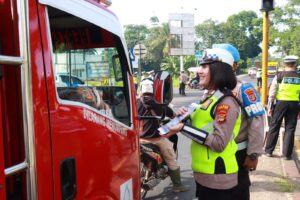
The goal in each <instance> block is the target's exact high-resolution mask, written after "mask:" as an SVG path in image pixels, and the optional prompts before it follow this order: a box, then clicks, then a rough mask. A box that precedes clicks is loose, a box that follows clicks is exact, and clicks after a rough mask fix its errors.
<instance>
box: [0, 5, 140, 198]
mask: <svg viewBox="0 0 300 200" xmlns="http://www.w3.org/2000/svg"><path fill="white" fill-rule="evenodd" d="M107 2H110V1H107ZM0 23H1V28H0V113H1V114H0V199H1V200H2V199H14V200H21V199H22V200H23V199H27V200H35V199H40V200H47V199H51V200H53V199H63V200H64V199H68V200H69V199H79V200H82V199H89V200H91V199H92V200H101V199H121V200H123V199H124V200H125V199H126V200H132V199H139V198H140V180H139V172H140V171H139V166H140V164H139V162H140V158H139V156H140V155H139V141H138V131H137V130H139V127H138V120H137V112H136V106H135V105H136V101H135V98H136V96H135V93H134V85H133V81H132V74H131V69H130V64H129V59H128V53H127V48H126V45H125V42H124V37H123V33H122V29H121V25H120V24H119V22H118V19H117V17H116V16H115V15H114V14H113V13H112V12H111V11H109V10H108V9H107V8H106V6H103V5H102V3H101V1H100V0H98V1H96V0H0Z"/></svg>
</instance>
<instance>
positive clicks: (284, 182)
mask: <svg viewBox="0 0 300 200" xmlns="http://www.w3.org/2000/svg"><path fill="white" fill-rule="evenodd" d="M275 184H276V185H278V187H279V189H280V191H281V192H288V193H293V192H294V191H295V190H299V189H300V188H299V187H298V186H296V185H295V184H293V183H292V182H290V181H289V180H288V179H287V178H282V179H280V180H278V181H275Z"/></svg>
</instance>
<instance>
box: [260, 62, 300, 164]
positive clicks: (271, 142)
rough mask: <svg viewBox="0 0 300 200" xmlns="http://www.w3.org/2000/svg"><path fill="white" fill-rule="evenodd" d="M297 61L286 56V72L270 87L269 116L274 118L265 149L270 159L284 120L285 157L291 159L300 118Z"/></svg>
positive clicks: (279, 74) (299, 88) (299, 80)
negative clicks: (299, 118)
mask: <svg viewBox="0 0 300 200" xmlns="http://www.w3.org/2000/svg"><path fill="white" fill-rule="evenodd" d="M297 60H298V57H297V56H286V57H285V58H284V60H283V61H284V71H282V72H278V73H277V76H275V77H274V79H273V81H272V84H271V87H270V91H269V102H268V115H269V116H271V117H272V118H271V122H270V127H269V133H268V135H267V142H266V147H265V152H266V155H267V156H269V157H271V156H272V153H273V151H274V149H275V146H276V143H277V140H278V135H279V130H280V125H281V123H282V120H283V118H284V120H285V133H284V134H285V136H284V141H283V156H284V158H285V159H286V160H290V159H291V155H292V152H293V147H294V137H295V129H296V126H297V116H298V117H299V96H300V94H299V92H300V74H299V73H297V71H296V66H297V65H296V62H297Z"/></svg>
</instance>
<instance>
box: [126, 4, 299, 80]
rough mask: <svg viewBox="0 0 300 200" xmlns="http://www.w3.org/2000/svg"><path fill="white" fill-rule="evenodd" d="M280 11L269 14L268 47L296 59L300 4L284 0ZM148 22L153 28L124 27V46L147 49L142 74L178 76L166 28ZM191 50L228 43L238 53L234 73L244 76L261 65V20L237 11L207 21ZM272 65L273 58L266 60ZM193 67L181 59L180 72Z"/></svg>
mask: <svg viewBox="0 0 300 200" xmlns="http://www.w3.org/2000/svg"><path fill="white" fill-rule="evenodd" d="M287 2H288V3H287V4H286V5H285V6H283V7H281V8H279V7H276V8H275V10H274V11H272V12H270V24H271V26H270V31H269V36H270V41H269V45H270V46H277V51H278V52H281V53H283V54H284V55H287V54H295V55H298V56H299V55H300V37H299V35H300V26H299V25H300V0H287ZM150 22H152V24H153V25H156V26H154V27H151V28H148V27H147V26H145V25H127V26H125V39H126V42H127V46H128V47H129V48H133V47H134V46H135V45H136V44H137V43H138V42H142V43H144V44H145V46H146V47H147V51H148V53H147V55H146V57H145V59H143V60H142V70H143V71H150V70H160V69H163V70H169V71H171V72H173V73H174V75H178V74H179V70H180V69H179V68H180V61H179V57H176V56H169V55H168V51H169V43H170V37H169V35H170V34H169V33H170V31H169V27H168V24H167V23H164V24H162V25H157V24H158V23H157V22H158V18H157V17H156V16H153V17H151V18H150ZM195 35H196V38H195V39H196V42H195V49H196V51H198V50H203V49H205V48H211V47H212V45H213V44H215V43H231V44H233V45H234V46H236V47H237V48H238V50H239V52H240V56H241V60H240V61H239V63H238V64H239V68H238V73H244V72H246V71H247V68H248V67H249V66H253V65H255V62H256V61H259V62H261V54H260V53H261V48H260V47H259V45H260V43H261V42H262V18H260V17H258V16H257V14H256V13H255V12H253V11H241V12H239V13H237V14H234V15H231V16H230V17H229V18H228V19H227V21H226V22H222V23H219V22H217V21H214V20H212V19H207V20H205V21H204V22H203V23H201V24H198V25H196V26H195ZM270 59H271V60H272V61H274V60H276V59H275V58H270ZM194 66H197V63H196V60H195V57H194V56H184V68H185V69H188V68H189V67H194Z"/></svg>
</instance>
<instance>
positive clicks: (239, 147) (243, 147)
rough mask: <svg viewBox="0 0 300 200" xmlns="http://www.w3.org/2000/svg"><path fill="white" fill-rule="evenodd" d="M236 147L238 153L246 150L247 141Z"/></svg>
mask: <svg viewBox="0 0 300 200" xmlns="http://www.w3.org/2000/svg"><path fill="white" fill-rule="evenodd" d="M237 145H238V151H240V150H243V149H246V148H247V146H248V141H247V140H246V141H244V142H240V143H238V144H237Z"/></svg>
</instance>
